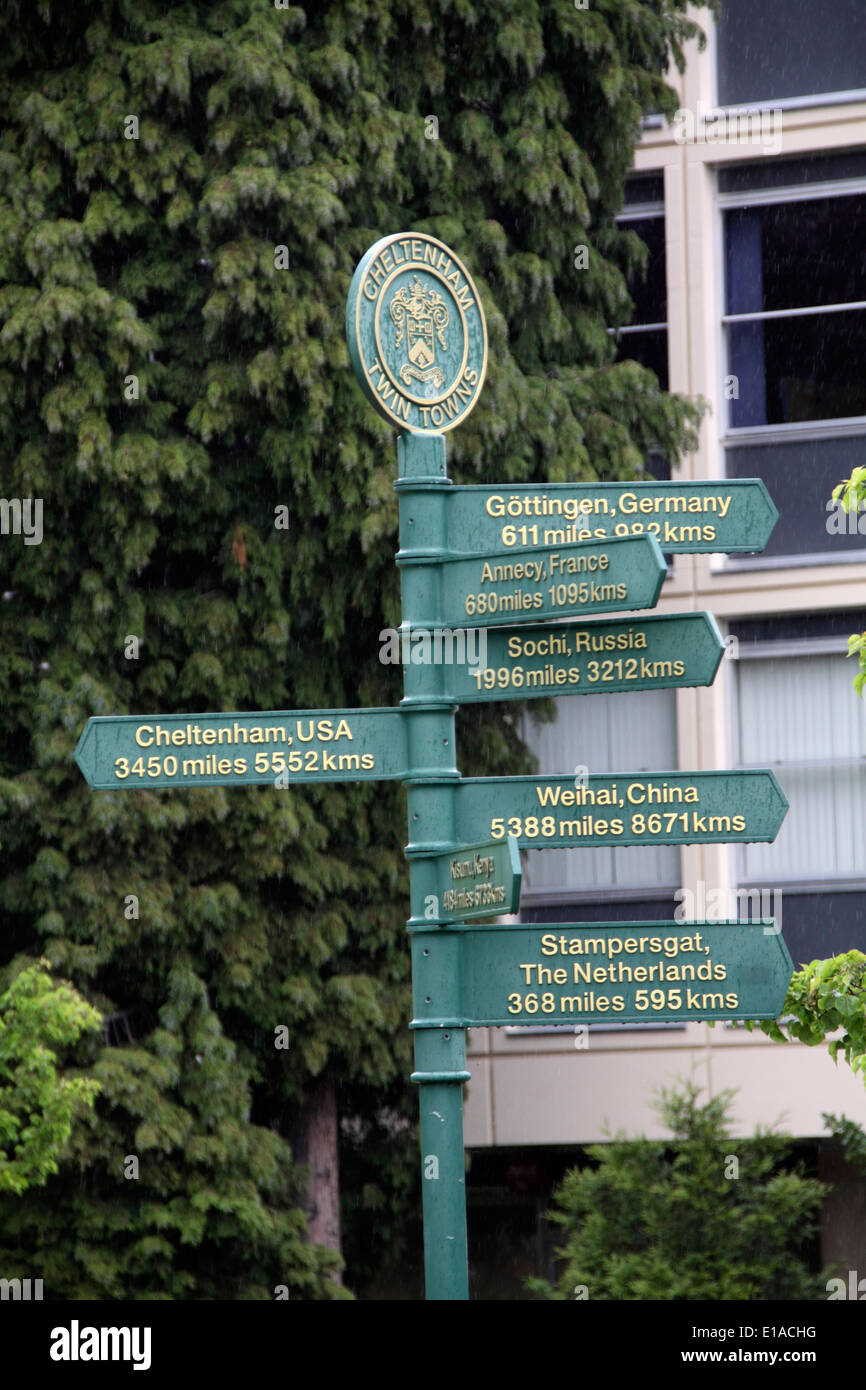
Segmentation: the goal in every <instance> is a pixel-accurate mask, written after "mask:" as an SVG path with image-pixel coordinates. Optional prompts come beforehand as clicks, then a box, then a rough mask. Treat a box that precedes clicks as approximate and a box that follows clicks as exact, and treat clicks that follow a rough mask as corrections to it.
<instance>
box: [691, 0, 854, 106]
mask: <svg viewBox="0 0 866 1390" xmlns="http://www.w3.org/2000/svg"><path fill="white" fill-rule="evenodd" d="M718 75H719V81H718V91H719V102H720V103H721V104H722V105H723V106H736V105H739V104H743V103H746V102H756V101H772V100H779V99H782V98H785V97H800V96H815V95H818V94H819V93H822V92H848V91H854V90H857V89H859V88H862V87H866V23H864V14H863V0H821V3H820V4H816V2H815V0H761V2H760V4H757V5H756V4H755V0H724V4H723V5H722V14H721V19H720V21H719V30H718Z"/></svg>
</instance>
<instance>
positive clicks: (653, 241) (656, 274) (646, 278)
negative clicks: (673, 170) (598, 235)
mask: <svg viewBox="0 0 866 1390" xmlns="http://www.w3.org/2000/svg"><path fill="white" fill-rule="evenodd" d="M623 225H624V227H625V228H626V229H627V230H628V231H630V232H635V233H636V234H637V235H638V236H639V237H640V239H641V241H644V242H646V245H647V247H648V248H649V257H648V260H647V267H646V274H645V275H641V274H640V273H637V274H634V275H630V276H629V278H628V292H629V294H630V295H631V297H632V299H633V300H634V313H633V314H632V316H631V321H632V323H666V322H667V317H668V288H667V276H666V273H665V220H664V218H663V217H641V218H638V219H637V220H636V221H634V222H626V223H624V224H623Z"/></svg>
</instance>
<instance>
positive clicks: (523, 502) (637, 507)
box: [400, 478, 779, 559]
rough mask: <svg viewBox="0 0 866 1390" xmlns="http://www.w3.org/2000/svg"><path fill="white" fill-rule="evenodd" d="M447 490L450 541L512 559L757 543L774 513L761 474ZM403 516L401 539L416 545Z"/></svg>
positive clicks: (751, 547) (741, 547)
mask: <svg viewBox="0 0 866 1390" xmlns="http://www.w3.org/2000/svg"><path fill="white" fill-rule="evenodd" d="M442 491H444V492H445V497H444V501H445V505H446V513H445V515H446V524H447V535H448V547H449V549H450V550H452V551H462V552H463V553H465V554H468V555H480V554H486V553H493V552H495V553H496V554H499V555H503V554H509V555H514V556H516V557H517V558H518V559H519V558H521V557H523V556H525V555H527V554H532V555H534V554H535V552H536V550H537V549H539V548H543V547H544V546H552V545H558V546H563V545H569V544H572V543H574V542H575V541H577V540H580V539H581V537H583V539H584V540H589V539H592V540H606V539H608V538H609V537H612V536H633V535H650V536H653V537H654V538H655V539H656V540H657V541H658V543H659V545H660V546H661V548H662V550H663V551H664V552H665V553H666V554H676V553H678V552H685V553H693V554H709V553H713V552H716V551H719V552H722V553H734V552H737V551H758V550H763V548H764V546H765V545H766V544H767V541H768V540H769V538H770V534H771V532H772V530H773V527H774V526H775V524H776V522H777V521H778V519H779V513H778V511H777V510H776V507H775V505H774V504H773V501H772V499H771V498H770V494H769V493H768V491H767V489H766V487H765V485H764V483H763V481H762V480H761V479H760V478H740V479H737V480H736V481H734V480H732V479H729V478H722V479H717V480H713V481H708V482H691V483H668V482H641V483H547V484H525V483H523V484H519V485H518V486H516V487H513V486H510V485H509V486H503V487H478V486H474V485H470V486H465V487H463V486H460V487H453V488H448V489H445V490H442ZM414 525H415V522H414V519H413V520H409V521H407V524H406V526H405V528H404V533H403V534H402V535H401V537H400V540H401V544H402V545H404V546H407V547H408V546H412V545H415V544H418V543H419V541H420V537H415V536H413V534H412V528H413V527H414Z"/></svg>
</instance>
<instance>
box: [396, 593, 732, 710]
mask: <svg viewBox="0 0 866 1390" xmlns="http://www.w3.org/2000/svg"><path fill="white" fill-rule="evenodd" d="M441 645H442V655H443V656H444V657H445V658H446V662H445V664H440V665H439V666H438V667H437V670H439V671H441V672H442V685H443V690H444V692H445V693H446V694H447V697H448V699H449V700H453V702H454V703H455V704H458V705H467V704H474V703H477V702H478V701H479V700H532V699H538V698H540V697H541V696H542V695H606V694H610V693H611V692H613V691H628V690H666V689H670V688H672V687H675V686H693V685H712V683H713V680H714V679H715V675H716V672H717V670H718V669H719V663H720V661H721V660H722V657H723V656H724V654H725V644H724V642H723V641H722V638H721V634H720V633H719V629H718V627H717V626H716V621H715V619H714V618H713V616H712V614H711V613H677V614H674V615H673V616H671V617H666V616H664V615H662V614H653V615H651V616H650V617H644V618H630V619H628V620H624V619H619V620H617V621H603V622H592V623H555V624H550V625H547V626H541V625H539V626H532V627H529V626H520V627H506V628H499V629H498V630H496V631H491V632H488V633H487V635H486V648H487V650H486V660H485V662H484V664H483V665H482V664H481V662H480V661H474V662H473V663H471V664H470V663H469V662H468V661H467V660H466V659H465V653H466V650H467V644H466V640H465V637H464V642H463V657H464V659H463V660H459V659H458V660H457V661H456V662H453V663H451V662H448V661H447V658H448V656H449V654H451V653H452V652H453V649H454V648H455V647H456V651H457V656H458V658H459V657H460V645H459V641H458V642H454V643H452V645H451V646H450V647H446V645H445V640H444V634H443V636H442V643H441ZM431 652H432V654H433V655H435V646H433V647H431ZM408 654H409V657H410V659H412V642H411V640H410V643H409V649H408Z"/></svg>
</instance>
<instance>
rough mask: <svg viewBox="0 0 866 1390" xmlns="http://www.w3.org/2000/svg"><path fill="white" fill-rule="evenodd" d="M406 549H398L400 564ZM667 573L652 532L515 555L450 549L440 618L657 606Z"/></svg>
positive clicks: (466, 620) (479, 619) (477, 619)
mask: <svg viewBox="0 0 866 1390" xmlns="http://www.w3.org/2000/svg"><path fill="white" fill-rule="evenodd" d="M403 557H404V552H403V551H401V552H400V555H399V556H398V558H397V563H398V564H402V563H403ZM666 573H667V568H666V566H665V562H664V559H663V558H662V553H661V551H660V550H659V547H658V542H657V541H655V540H653V538H652V537H651V536H633V537H629V538H625V539H622V540H609V541H605V542H603V543H599V542H596V541H592V542H589V543H588V544H586V543H584V544H581V545H565V546H559V547H556V548H552V547H544V548H542V549H539V550H536V551H533V553H532V556H531V557H526V556H523V557H518V558H516V559H512V558H508V559H503V558H502V556H501V554H496V553H495V552H494V553H493V554H491V555H481V556H478V557H477V558H475V559H471V560H458V559H453V558H448V557H447V555H446V556H444V557H443V563H442V565H441V567H440V575H441V597H439V598H438V603H437V607H438V608H439V612H440V619H439V623H443V624H444V625H445V626H446V627H460V626H461V625H462V626H466V625H467V624H468V625H469V626H472V625H474V624H475V623H482V624H483V626H484V627H498V626H500V625H501V624H503V623H511V622H513V621H514V618H515V617H516V616H520V615H521V614H522V615H523V616H524V617H526V618H567V617H570V616H571V615H573V614H577V613H609V612H617V613H622V612H623V611H624V610H628V609H629V608H654V607H655V605H656V602H657V600H658V596H659V594H660V592H661V587H662V582H663V580H664V577H665V575H666ZM433 597H434V598H435V597H436V596H435V595H434V596H433ZM416 621H418V620H417V619H416ZM422 621H423V620H422ZM430 625H432V626H438V625H439V624H438V623H434V624H430Z"/></svg>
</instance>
